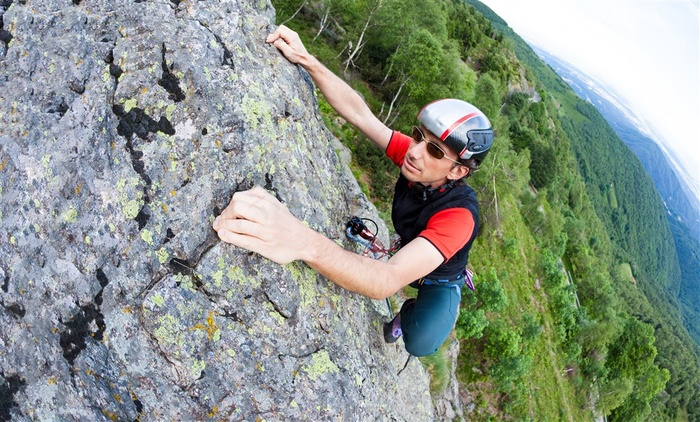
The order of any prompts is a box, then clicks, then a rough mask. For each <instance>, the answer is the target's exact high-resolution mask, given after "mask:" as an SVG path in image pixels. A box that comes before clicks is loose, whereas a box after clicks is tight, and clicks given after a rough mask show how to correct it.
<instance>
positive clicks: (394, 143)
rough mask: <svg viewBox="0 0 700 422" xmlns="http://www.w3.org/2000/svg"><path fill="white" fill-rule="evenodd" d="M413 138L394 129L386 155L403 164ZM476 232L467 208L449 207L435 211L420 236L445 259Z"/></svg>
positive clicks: (450, 256) (460, 247)
mask: <svg viewBox="0 0 700 422" xmlns="http://www.w3.org/2000/svg"><path fill="white" fill-rule="evenodd" d="M411 142H413V139H412V138H411V137H410V136H406V135H404V134H403V133H401V132H397V131H394V133H393V134H392V136H391V140H390V141H389V145H388V146H387V148H386V155H387V157H389V158H390V159H391V161H393V162H394V164H396V165H397V166H398V167H401V166H402V165H403V160H404V156H405V155H406V151H408V148H410V146H411ZM473 232H474V217H473V216H472V213H471V212H469V210H468V209H466V208H461V207H460V208H448V209H445V210H442V211H439V212H437V213H435V215H433V216H432V217H430V219H429V220H428V224H427V225H426V228H425V230H423V231H422V232H420V234H419V235H418V237H422V238H424V239H426V240H427V241H428V242H430V243H431V244H433V246H435V247H436V248H437V250H438V251H440V253H441V254H442V256H443V257H444V259H445V261H447V260H448V259H450V258H452V256H453V255H454V254H455V253H457V252H458V251H459V250H460V249H462V248H463V247H464V245H466V244H467V242H469V239H471V237H472V233H473Z"/></svg>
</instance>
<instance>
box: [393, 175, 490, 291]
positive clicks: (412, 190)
mask: <svg viewBox="0 0 700 422" xmlns="http://www.w3.org/2000/svg"><path fill="white" fill-rule="evenodd" d="M411 185H412V184H411V183H410V182H409V181H408V180H407V179H406V178H405V177H403V175H399V180H398V181H397V182H396V187H395V188H394V203H393V207H392V210H391V220H392V222H393V223H394V229H395V230H396V233H397V234H398V235H399V236H401V244H402V245H406V244H408V243H409V242H410V241H412V240H413V239H415V238H416V237H418V235H419V234H420V232H422V231H423V230H425V228H426V226H427V224H428V220H429V219H430V217H432V216H433V215H435V214H436V213H437V212H439V211H442V210H445V209H448V208H466V209H467V210H469V211H470V212H471V213H472V216H473V218H474V232H473V233H472V235H471V237H470V238H469V241H468V242H467V244H466V245H464V247H462V249H460V250H459V251H458V252H457V253H456V254H454V256H452V258H450V259H449V260H448V261H445V262H443V263H442V264H440V266H439V267H437V268H436V269H435V270H434V271H433V272H431V273H430V274H428V275H426V276H425V278H429V279H453V278H455V277H457V276H459V275H460V274H463V273H464V268H465V267H466V266H467V260H468V259H469V250H470V249H471V247H472V243H473V242H474V239H475V238H476V234H477V232H478V231H479V208H478V202H477V199H476V192H474V189H472V188H471V187H469V186H467V185H466V184H465V183H464V182H463V181H461V180H460V181H457V182H455V183H454V185H452V186H450V185H447V186H445V187H441V188H437V189H425V188H423V187H418V186H411Z"/></svg>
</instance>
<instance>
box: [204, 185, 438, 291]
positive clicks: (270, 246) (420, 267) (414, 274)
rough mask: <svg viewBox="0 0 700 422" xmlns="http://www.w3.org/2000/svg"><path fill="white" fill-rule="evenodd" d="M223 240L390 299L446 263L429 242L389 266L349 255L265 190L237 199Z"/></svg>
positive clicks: (225, 218) (221, 222)
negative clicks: (299, 262)
mask: <svg viewBox="0 0 700 422" xmlns="http://www.w3.org/2000/svg"><path fill="white" fill-rule="evenodd" d="M214 230H216V231H217V232H218V234H219V238H221V240H223V241H225V242H228V243H231V244H233V245H236V246H239V247H242V248H245V249H249V250H252V251H254V252H257V253H259V254H261V255H263V256H265V257H266V258H269V259H271V260H273V261H275V262H278V263H280V264H286V263H289V262H292V261H295V260H303V261H305V262H306V263H307V264H309V266H311V267H312V268H314V269H315V270H317V271H318V272H320V273H321V274H323V275H324V276H326V277H327V278H328V279H330V280H331V281H333V282H334V283H336V284H337V285H339V286H340V287H343V288H344V289H346V290H349V291H351V292H355V293H359V294H361V295H363V296H366V297H369V298H372V299H384V298H386V297H388V296H391V295H392V294H393V293H395V292H396V291H398V290H399V289H401V288H402V287H404V286H406V285H407V284H409V283H411V282H412V281H414V280H417V279H419V278H421V277H423V276H425V275H426V274H428V273H430V272H431V271H433V270H434V269H435V268H437V266H438V265H440V264H441V263H442V261H443V257H442V255H441V254H440V252H439V251H438V250H437V249H436V248H435V247H434V246H433V245H432V244H431V243H430V242H428V241H427V240H425V239H423V238H420V237H419V238H417V239H415V240H413V241H412V242H410V243H409V244H408V245H405V246H404V247H403V248H401V250H400V251H399V252H398V253H397V254H396V255H394V256H393V257H392V258H391V259H390V260H389V261H388V262H382V261H376V260H373V259H371V258H367V257H363V256H360V255H358V254H355V253H352V252H349V251H347V250H345V249H343V248H341V247H340V246H338V244H336V243H335V242H333V241H332V240H330V239H328V238H327V237H325V236H323V235H322V234H320V233H318V232H316V231H314V230H312V229H310V228H309V227H307V226H306V225H304V224H303V223H302V222H301V221H299V220H298V219H297V218H296V217H294V216H293V215H292V214H291V213H290V212H289V210H287V208H286V207H285V206H284V205H283V204H281V203H280V202H279V201H277V200H276V199H275V198H274V197H273V196H272V195H270V194H268V193H267V192H266V191H265V190H263V189H261V188H253V189H251V190H249V191H245V192H237V193H235V194H234V195H233V198H232V199H231V203H230V204H229V206H228V207H226V209H225V210H224V212H223V213H222V214H221V215H220V216H219V217H218V218H217V219H216V221H215V222H214Z"/></svg>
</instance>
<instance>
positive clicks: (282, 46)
mask: <svg viewBox="0 0 700 422" xmlns="http://www.w3.org/2000/svg"><path fill="white" fill-rule="evenodd" d="M265 41H266V42H268V43H271V44H273V45H274V46H275V47H277V48H278V49H279V50H280V51H281V52H282V54H284V56H285V57H286V58H287V59H288V60H289V61H290V62H292V63H297V64H299V65H300V66H302V67H303V68H304V69H306V71H307V72H309V75H311V78H312V79H313V80H314V82H315V83H316V86H318V88H319V89H320V90H321V93H323V96H324V97H326V100H327V101H328V103H329V104H330V105H331V107H333V108H334V109H335V110H336V111H337V112H338V114H340V116H341V117H343V118H344V119H345V120H347V121H348V122H349V123H350V124H352V125H353V126H355V127H357V128H358V129H360V131H361V132H362V133H364V134H365V136H367V138H369V139H370V140H371V141H372V142H374V143H375V144H376V145H377V146H379V147H380V148H381V149H382V150H386V146H387V145H388V143H389V139H390V138H391V132H392V131H391V129H389V128H388V127H387V126H386V125H384V123H382V122H381V121H380V120H379V119H378V118H377V117H376V116H375V115H374V114H373V113H372V111H371V110H370V109H369V107H368V106H367V104H366V103H365V101H364V100H363V99H362V97H360V95H359V94H358V93H357V92H356V91H355V90H354V89H352V88H351V87H350V86H349V85H348V84H347V83H345V82H344V81H343V80H342V79H340V78H339V77H338V76H337V75H335V74H334V73H333V72H331V71H330V70H328V68H326V67H325V66H324V65H323V64H322V63H321V62H319V61H318V59H316V58H315V57H314V56H312V55H311V54H309V53H308V52H307V51H306V48H305V47H304V44H303V43H302V42H301V39H300V38H299V35H298V34H297V33H296V32H294V31H292V30H291V29H289V28H287V27H286V26H284V25H280V26H279V27H278V28H277V30H276V31H275V32H274V33H272V34H270V35H268V37H267V39H266V40H265Z"/></svg>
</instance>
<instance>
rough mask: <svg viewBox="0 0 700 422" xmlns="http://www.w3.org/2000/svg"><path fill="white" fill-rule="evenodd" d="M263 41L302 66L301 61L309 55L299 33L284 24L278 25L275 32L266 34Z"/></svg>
mask: <svg viewBox="0 0 700 422" xmlns="http://www.w3.org/2000/svg"><path fill="white" fill-rule="evenodd" d="M265 42H266V43H269V44H272V45H274V46H275V47H277V49H278V50H279V51H281V52H282V54H284V57H286V58H287V60H289V61H290V62H292V63H299V64H301V65H302V66H303V63H302V62H303V61H304V60H306V59H308V57H309V52H308V51H306V47H304V43H302V42H301V38H299V34H297V33H296V32H294V31H292V30H291V29H289V28H287V27H286V26H284V25H280V26H279V27H278V28H277V30H276V31H275V32H273V33H272V34H270V35H268V36H267V38H266V39H265Z"/></svg>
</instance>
